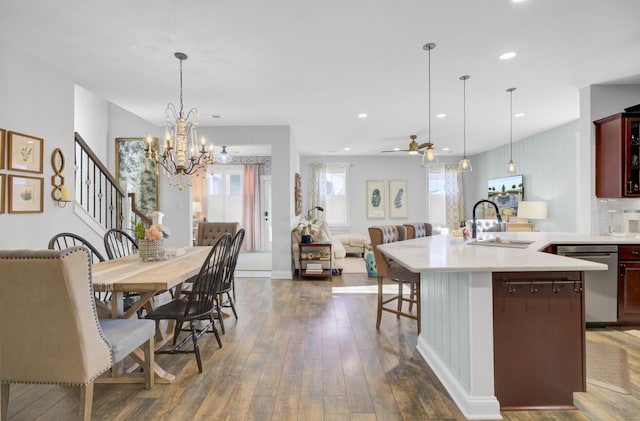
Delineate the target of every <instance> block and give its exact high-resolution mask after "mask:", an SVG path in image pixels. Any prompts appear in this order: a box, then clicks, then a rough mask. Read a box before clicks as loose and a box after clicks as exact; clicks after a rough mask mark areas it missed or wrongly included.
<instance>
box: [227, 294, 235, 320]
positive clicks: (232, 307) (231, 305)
mask: <svg viewBox="0 0 640 421" xmlns="http://www.w3.org/2000/svg"><path fill="white" fill-rule="evenodd" d="M227 298H228V299H229V306H230V307H231V311H233V315H234V316H235V318H236V320H238V313H236V306H235V305H234V304H233V300H232V299H231V294H230V293H229V291H227Z"/></svg>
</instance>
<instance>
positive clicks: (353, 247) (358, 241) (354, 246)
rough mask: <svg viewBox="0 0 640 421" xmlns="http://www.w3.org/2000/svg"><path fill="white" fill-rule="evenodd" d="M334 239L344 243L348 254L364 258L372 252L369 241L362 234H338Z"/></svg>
mask: <svg viewBox="0 0 640 421" xmlns="http://www.w3.org/2000/svg"><path fill="white" fill-rule="evenodd" d="M332 238H333V239H335V240H338V241H340V242H341V243H342V245H343V247H344V250H345V251H346V252H347V254H357V255H358V256H362V257H364V256H365V253H366V252H367V251H368V250H371V244H370V243H369V240H368V239H367V237H365V236H364V235H362V234H336V235H333V236H332Z"/></svg>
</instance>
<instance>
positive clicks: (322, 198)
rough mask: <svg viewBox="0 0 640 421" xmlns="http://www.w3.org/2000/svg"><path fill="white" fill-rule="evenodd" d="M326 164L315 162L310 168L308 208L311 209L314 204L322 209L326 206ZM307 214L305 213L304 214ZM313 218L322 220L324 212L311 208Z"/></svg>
mask: <svg viewBox="0 0 640 421" xmlns="http://www.w3.org/2000/svg"><path fill="white" fill-rule="evenodd" d="M326 186H327V165H326V164H324V163H322V162H316V163H314V164H313V166H312V170H311V195H310V202H311V203H310V205H311V206H309V208H310V209H313V208H315V207H316V206H321V207H322V208H323V209H325V208H326V206H327V192H326ZM305 216H307V215H305ZM311 217H312V218H313V219H318V220H324V219H325V217H324V212H320V211H318V210H315V209H314V210H313V212H311Z"/></svg>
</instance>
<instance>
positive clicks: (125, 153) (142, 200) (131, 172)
mask: <svg viewBox="0 0 640 421" xmlns="http://www.w3.org/2000/svg"><path fill="white" fill-rule="evenodd" d="M148 143H151V148H152V149H154V150H156V151H157V150H158V138H156V137H153V138H151V139H148V138H145V137H127V138H124V137H118V138H116V180H118V182H119V183H120V185H121V186H122V187H124V188H125V189H126V190H127V192H128V193H135V194H136V207H137V208H138V209H140V211H141V212H142V213H143V214H145V215H147V216H148V217H149V218H151V214H152V213H153V212H154V211H157V210H158V209H159V206H160V194H159V190H160V189H159V185H160V182H159V180H158V175H157V174H156V162H155V161H154V160H148V159H147V157H146V155H145V148H147V146H148Z"/></svg>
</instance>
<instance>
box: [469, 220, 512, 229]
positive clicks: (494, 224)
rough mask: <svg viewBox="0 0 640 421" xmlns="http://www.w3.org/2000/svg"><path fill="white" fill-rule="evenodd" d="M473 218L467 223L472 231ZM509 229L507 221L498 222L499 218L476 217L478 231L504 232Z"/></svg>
mask: <svg viewBox="0 0 640 421" xmlns="http://www.w3.org/2000/svg"><path fill="white" fill-rule="evenodd" d="M472 223H473V220H471V219H469V220H467V221H466V223H465V228H466V229H467V230H468V231H469V232H471V227H472ZM506 230H507V223H506V222H498V220H497V219H476V232H504V231H506Z"/></svg>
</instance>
